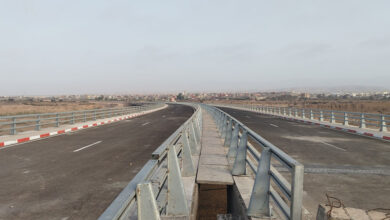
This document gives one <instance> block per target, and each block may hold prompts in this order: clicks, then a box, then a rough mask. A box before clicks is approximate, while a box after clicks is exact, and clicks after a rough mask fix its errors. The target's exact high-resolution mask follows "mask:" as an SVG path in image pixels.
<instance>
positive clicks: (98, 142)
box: [73, 141, 102, 152]
mask: <svg viewBox="0 0 390 220" xmlns="http://www.w3.org/2000/svg"><path fill="white" fill-rule="evenodd" d="M100 143H102V141H97V142H95V143H93V144H90V145H87V146H85V147H82V148H79V149H77V150H74V151H73V152H78V151H81V150H84V149H85V148H88V147H92V146H93V145H96V144H100Z"/></svg>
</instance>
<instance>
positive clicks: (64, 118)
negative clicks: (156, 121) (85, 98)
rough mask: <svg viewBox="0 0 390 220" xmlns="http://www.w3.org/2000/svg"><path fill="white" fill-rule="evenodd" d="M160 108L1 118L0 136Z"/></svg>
mask: <svg viewBox="0 0 390 220" xmlns="http://www.w3.org/2000/svg"><path fill="white" fill-rule="evenodd" d="M160 106H163V104H162V103H156V104H146V105H141V106H131V107H125V108H106V109H92V110H83V111H72V112H56V113H44V114H28V115H13V116H0V135H2V133H3V134H6V133H5V132H7V131H9V133H10V134H11V135H15V134H16V133H17V132H18V131H24V130H31V129H35V130H37V131H39V130H40V129H41V128H43V127H59V126H60V125H63V124H75V123H77V122H86V121H95V120H97V119H103V118H109V117H114V116H120V115H127V114H130V113H134V112H140V111H146V110H150V109H153V108H158V107H160Z"/></svg>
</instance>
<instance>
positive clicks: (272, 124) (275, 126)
mask: <svg viewBox="0 0 390 220" xmlns="http://www.w3.org/2000/svg"><path fill="white" fill-rule="evenodd" d="M269 125H271V126H274V127H275V128H278V127H279V126H277V125H274V124H269Z"/></svg>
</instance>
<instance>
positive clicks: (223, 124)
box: [221, 115, 227, 139]
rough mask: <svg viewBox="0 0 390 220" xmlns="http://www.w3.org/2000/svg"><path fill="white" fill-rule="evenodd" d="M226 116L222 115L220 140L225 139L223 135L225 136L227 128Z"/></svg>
mask: <svg viewBox="0 0 390 220" xmlns="http://www.w3.org/2000/svg"><path fill="white" fill-rule="evenodd" d="M226 123H227V115H224V118H223V121H222V128H221V132H222V133H221V137H222V139H224V138H225V135H226V128H227V125H226Z"/></svg>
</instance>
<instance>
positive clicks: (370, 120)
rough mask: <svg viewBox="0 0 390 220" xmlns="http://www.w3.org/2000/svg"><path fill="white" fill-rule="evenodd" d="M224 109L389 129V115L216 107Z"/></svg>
mask: <svg viewBox="0 0 390 220" xmlns="http://www.w3.org/2000/svg"><path fill="white" fill-rule="evenodd" d="M218 106H221V107H223V106H225V107H236V108H242V109H249V110H254V111H258V112H261V113H266V114H273V115H280V116H288V117H295V118H302V119H310V120H317V121H319V122H324V121H325V122H329V123H335V124H336V123H339V124H342V125H346V126H348V125H352V126H357V127H359V128H372V129H378V130H379V131H381V132H382V131H383V132H386V131H388V129H387V128H388V127H390V115H386V114H373V113H362V112H345V111H334V110H322V109H299V108H290V107H274V106H261V105H236V104H229V105H218Z"/></svg>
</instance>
